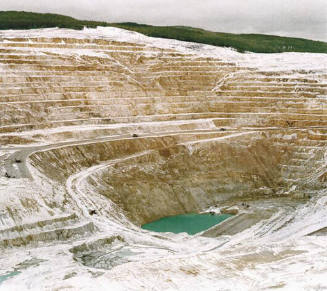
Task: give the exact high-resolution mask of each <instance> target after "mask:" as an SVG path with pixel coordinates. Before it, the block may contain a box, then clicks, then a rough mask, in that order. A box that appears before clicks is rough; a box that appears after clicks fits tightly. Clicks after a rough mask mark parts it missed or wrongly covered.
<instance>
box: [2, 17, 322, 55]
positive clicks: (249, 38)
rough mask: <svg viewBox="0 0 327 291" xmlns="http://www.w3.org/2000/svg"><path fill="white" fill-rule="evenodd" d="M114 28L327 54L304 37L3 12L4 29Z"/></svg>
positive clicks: (220, 43) (242, 49)
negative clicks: (224, 31)
mask: <svg viewBox="0 0 327 291" xmlns="http://www.w3.org/2000/svg"><path fill="white" fill-rule="evenodd" d="M97 26H112V27H118V28H123V29H127V30H131V31H136V32H139V33H142V34H144V35H147V36H151V37H161V38H168V39H177V40H182V41H189V42H195V43H201V44H209V45H214V46H220V47H231V48H234V49H236V50H237V51H239V52H246V51H248V52H255V53H281V52H310V53H327V43H326V42H322V41H313V40H309V39H303V38H292V37H280V36H274V35H264V34H233V33H222V32H213V31H208V30H204V29H199V28H193V27H187V26H152V25H145V24H138V23H133V22H125V23H108V22H98V21H87V20H78V19H75V18H72V17H69V16H63V15H58V14H49V13H47V14H41V13H32V12H18V11H0V29H2V30H3V29H32V28H50V27H60V28H71V29H83V27H91V28H92V27H93V28H95V27H97Z"/></svg>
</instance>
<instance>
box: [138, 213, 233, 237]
mask: <svg viewBox="0 0 327 291" xmlns="http://www.w3.org/2000/svg"><path fill="white" fill-rule="evenodd" d="M231 216H232V215H230V214H221V215H212V214H210V213H203V214H195V213H190V214H181V215H176V216H168V217H163V218H161V219H159V220H156V221H153V222H150V223H147V224H144V225H142V228H143V229H146V230H151V231H156V232H173V233H181V232H187V233H188V234H196V233H198V232H201V231H203V230H206V229H208V228H210V227H212V226H214V225H216V224H218V223H220V222H222V221H224V220H225V219H227V218H229V217H231Z"/></svg>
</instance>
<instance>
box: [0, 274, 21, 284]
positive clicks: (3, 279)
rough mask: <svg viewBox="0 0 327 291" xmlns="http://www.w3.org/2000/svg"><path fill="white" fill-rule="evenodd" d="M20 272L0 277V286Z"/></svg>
mask: <svg viewBox="0 0 327 291" xmlns="http://www.w3.org/2000/svg"><path fill="white" fill-rule="evenodd" d="M19 273H20V272H19V271H13V272H10V273H7V274H4V275H0V285H1V283H2V282H4V281H6V280H7V279H9V278H11V277H14V276H16V275H18V274H19Z"/></svg>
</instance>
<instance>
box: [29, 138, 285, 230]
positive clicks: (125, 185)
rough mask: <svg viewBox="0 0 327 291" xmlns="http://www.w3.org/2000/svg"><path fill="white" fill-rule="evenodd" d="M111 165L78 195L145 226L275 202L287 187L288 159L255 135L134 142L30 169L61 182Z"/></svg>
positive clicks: (44, 156) (63, 153)
mask: <svg viewBox="0 0 327 291" xmlns="http://www.w3.org/2000/svg"><path fill="white" fill-rule="evenodd" d="M149 150H150V151H149ZM141 152H144V154H141V155H139V156H136V157H131V158H130V159H123V160H121V161H120V160H119V158H124V157H128V156H130V155H133V154H136V153H141ZM113 159H118V160H116V161H115V162H113V163H112V164H110V165H108V166H107V167H102V168H100V169H99V170H98V171H93V172H90V174H89V175H87V176H86V178H85V180H84V181H83V183H82V184H81V185H82V188H81V189H80V190H82V191H83V192H84V193H88V195H97V194H100V195H102V196H104V197H107V198H109V199H110V200H111V201H112V202H114V203H115V204H116V205H117V206H119V207H120V208H121V209H122V210H123V211H124V213H125V214H126V216H127V217H128V218H129V219H130V220H131V221H132V222H133V223H135V224H137V225H140V224H143V223H147V222H150V221H153V220H156V219H158V218H161V217H164V216H168V215H176V214H181V213H187V212H196V211H201V210H203V209H205V208H206V207H208V206H211V205H214V204H216V203H218V202H221V201H225V200H228V199H231V198H235V197H248V196H256V195H263V194H264V193H266V194H267V189H269V191H268V193H269V194H271V195H273V194H274V193H275V189H277V188H278V187H280V186H281V183H282V182H281V175H280V174H281V172H280V168H279V164H280V162H281V159H285V152H284V151H281V149H280V147H275V146H274V145H272V144H271V142H270V140H269V139H267V138H266V136H265V134H262V133H260V132H256V133H249V134H243V135H239V136H235V137H227V138H222V137H219V138H215V139H208V140H204V141H197V142H193V141H188V142H183V143H182V144H178V138H177V137H160V138H147V139H128V140H123V141H122V140H120V141H112V142H106V143H97V144H90V145H80V146H71V147H66V148H59V149H54V150H50V151H47V152H39V153H36V154H34V155H32V156H31V162H32V164H34V166H35V167H37V168H38V170H39V171H40V172H42V173H43V174H45V175H46V176H47V177H48V178H50V179H52V180H54V181H57V182H60V181H63V180H66V179H67V178H68V177H69V176H70V175H72V174H74V173H77V172H79V171H82V170H83V169H85V168H89V167H92V166H94V165H96V164H101V163H103V162H105V161H108V160H113ZM262 189H264V191H263V190H262Z"/></svg>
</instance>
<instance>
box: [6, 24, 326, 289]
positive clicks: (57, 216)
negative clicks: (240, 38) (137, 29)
mask: <svg viewBox="0 0 327 291" xmlns="http://www.w3.org/2000/svg"><path fill="white" fill-rule="evenodd" d="M326 65H327V63H326V57H325V55H322V54H298V53H290V54H286V53H284V54H274V55H264V54H262V55H259V54H239V53H236V52H234V51H232V50H229V49H226V48H215V47H210V46H204V45H194V44H190V43H183V42H178V41H173V40H162V39H154V38H147V37H145V36H142V35H139V34H137V33H132V32H127V31H124V30H119V29H114V28H98V29H85V30H84V31H71V30H64V29H45V30H31V31H2V32H0V84H1V86H0V108H1V114H0V146H1V147H0V176H1V177H0V249H1V251H2V254H3V255H2V256H1V257H0V287H3V288H7V289H8V290H27V289H34V290H61V289H65V288H71V289H73V290H102V289H103V290H108V289H113V290H140V289H145V290H153V289H158V290H165V289H171V290H172V289H174V290H190V286H192V288H193V289H194V290H240V289H242V290H261V289H269V288H277V287H278V288H285V289H288V290H290V289H294V290H303V289H308V290H309V289H315V288H316V289H317V288H318V289H319V288H321V289H323V288H327V281H326V279H325V275H324V274H325V273H326V271H327V270H326V269H327V265H326V258H327V254H326V250H325V245H326V242H327V241H326V240H327V237H326V227H327V222H326V220H325V217H326V214H327V213H326V212H327V208H326V203H327V200H326V199H327V198H326V197H327V196H326V194H327V193H326V182H327V168H326V167H327V154H326V145H327V127H326V125H327V114H326V113H327V112H326V110H327V99H326V92H327V82H326V80H327V70H326V67H327V66H326ZM202 211H211V212H214V213H231V214H234V216H233V217H232V218H229V219H227V220H225V221H224V222H222V223H221V224H219V225H216V226H214V227H212V228H211V229H209V230H206V231H204V232H202V233H199V234H197V235H194V236H189V235H187V234H186V233H182V234H172V233H153V232H149V231H145V230H142V229H141V228H140V226H141V225H142V224H144V223H148V222H151V221H154V220H156V219H159V218H161V217H165V216H170V215H177V214H183V213H189V212H202ZM294 266H296V268H295V267H294ZM295 269H296V270H295ZM299 272H300V273H301V274H302V273H303V272H306V274H308V277H310V279H309V278H306V277H304V278H303V276H301V280H299V278H298V276H299V275H298V274H299ZM262 278H264V279H262Z"/></svg>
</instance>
